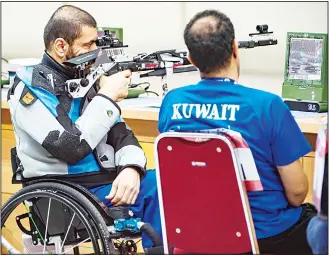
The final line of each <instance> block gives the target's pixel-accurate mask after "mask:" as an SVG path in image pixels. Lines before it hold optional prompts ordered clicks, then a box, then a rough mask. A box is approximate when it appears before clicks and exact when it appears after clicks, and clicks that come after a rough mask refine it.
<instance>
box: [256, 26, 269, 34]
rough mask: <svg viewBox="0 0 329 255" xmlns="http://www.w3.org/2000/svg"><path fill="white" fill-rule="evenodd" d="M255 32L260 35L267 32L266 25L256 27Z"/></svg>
mask: <svg viewBox="0 0 329 255" xmlns="http://www.w3.org/2000/svg"><path fill="white" fill-rule="evenodd" d="M256 30H257V31H258V32H260V33H263V32H267V30H268V25H257V26H256Z"/></svg>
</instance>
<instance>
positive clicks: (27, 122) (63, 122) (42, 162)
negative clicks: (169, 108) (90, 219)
mask: <svg viewBox="0 0 329 255" xmlns="http://www.w3.org/2000/svg"><path fill="white" fill-rule="evenodd" d="M50 74H51V75H52V76H53V81H54V83H53V84H54V86H53V85H52V83H51V82H50V79H48V77H49V75H50ZM73 78H74V75H72V73H70V72H69V71H68V70H66V68H64V67H63V66H61V65H59V64H58V63H57V62H56V61H55V60H54V59H52V58H51V57H50V56H49V55H48V54H47V53H45V54H44V56H43V59H42V61H41V64H39V65H36V66H31V67H25V68H22V69H21V70H19V71H18V72H17V74H16V76H15V79H14V83H13V85H12V87H11V88H10V90H9V91H8V97H7V100H8V104H9V108H10V113H11V119H12V123H13V127H14V130H15V137H16V150H17V154H18V157H19V159H20V161H21V163H22V166H23V169H24V170H23V171H22V174H21V175H22V176H23V178H26V179H30V178H32V179H33V178H36V177H54V178H63V179H67V180H71V181H73V182H76V183H78V184H80V185H83V186H85V187H89V188H90V187H96V186H99V185H103V184H108V183H112V182H113V180H114V179H115V177H116V176H117V174H118V173H120V172H121V171H122V170H123V169H124V168H126V167H133V168H135V169H136V170H137V171H138V172H139V173H140V175H141V177H143V176H144V174H145V166H146V157H145V154H144V152H143V150H142V148H141V146H140V145H139V143H138V140H137V139H136V137H135V136H134V134H133V132H132V131H131V130H130V128H129V127H128V126H127V125H126V124H125V122H124V121H123V119H122V118H121V117H120V115H121V110H120V108H119V106H118V105H117V104H116V103H115V102H113V101H112V100H111V99H110V98H107V97H106V96H103V95H100V94H97V93H96V91H95V90H94V89H91V90H90V91H89V92H88V93H87V95H86V96H85V97H84V98H72V97H71V96H70V95H69V93H68V92H65V91H64V86H63V85H64V83H65V81H66V80H68V79H73Z"/></svg>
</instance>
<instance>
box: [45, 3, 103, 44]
mask: <svg viewBox="0 0 329 255" xmlns="http://www.w3.org/2000/svg"><path fill="white" fill-rule="evenodd" d="M83 26H89V27H95V28H96V27H97V23H96V20H95V19H94V18H93V16H91V15H90V14H89V13H88V12H86V11H84V10H82V9H80V8H78V7H76V6H73V5H63V6H61V7H59V8H58V9H57V10H56V11H55V12H54V14H53V15H52V16H51V17H50V19H49V21H48V23H47V25H46V27H45V30H44V34H43V40H44V44H45V47H46V49H47V50H49V49H50V45H51V44H52V43H53V42H54V41H55V40H56V39H57V38H63V39H64V40H65V41H66V42H67V43H68V44H69V45H72V44H73V42H74V40H75V39H77V38H79V37H80V35H81V29H82V27H83Z"/></svg>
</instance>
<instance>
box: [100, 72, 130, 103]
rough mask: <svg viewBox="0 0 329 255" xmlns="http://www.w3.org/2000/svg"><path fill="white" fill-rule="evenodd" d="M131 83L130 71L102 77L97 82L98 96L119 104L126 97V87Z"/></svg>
mask: <svg viewBox="0 0 329 255" xmlns="http://www.w3.org/2000/svg"><path fill="white" fill-rule="evenodd" d="M130 83H131V71H130V70H125V71H122V72H118V73H116V74H113V75H111V76H102V77H101V78H100V81H99V87H100V90H99V91H98V93H99V94H103V95H105V96H107V97H109V98H111V99H112V100H113V101H115V102H119V101H121V100H123V99H125V98H126V97H127V96H128V86H129V84H130Z"/></svg>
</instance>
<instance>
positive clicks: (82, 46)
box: [51, 26, 98, 69]
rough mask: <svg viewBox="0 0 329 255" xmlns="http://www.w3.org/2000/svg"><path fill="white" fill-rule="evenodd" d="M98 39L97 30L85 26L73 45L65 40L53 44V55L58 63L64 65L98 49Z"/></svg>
mask: <svg viewBox="0 0 329 255" xmlns="http://www.w3.org/2000/svg"><path fill="white" fill-rule="evenodd" d="M97 38H98V36H97V29H96V28H94V27H89V26H83V27H82V28H81V33H80V36H79V37H78V38H77V39H75V40H74V42H73V43H72V44H69V43H68V42H67V41H65V40H64V39H63V38H57V39H56V40H55V42H54V43H53V47H52V51H51V55H52V57H54V58H55V59H56V61H57V62H59V63H63V62H65V61H67V60H69V59H71V58H75V57H78V56H80V55H83V54H85V53H88V52H90V51H93V50H95V49H97V46H96V40H97ZM89 68H90V67H89ZM87 69H88V67H87Z"/></svg>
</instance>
